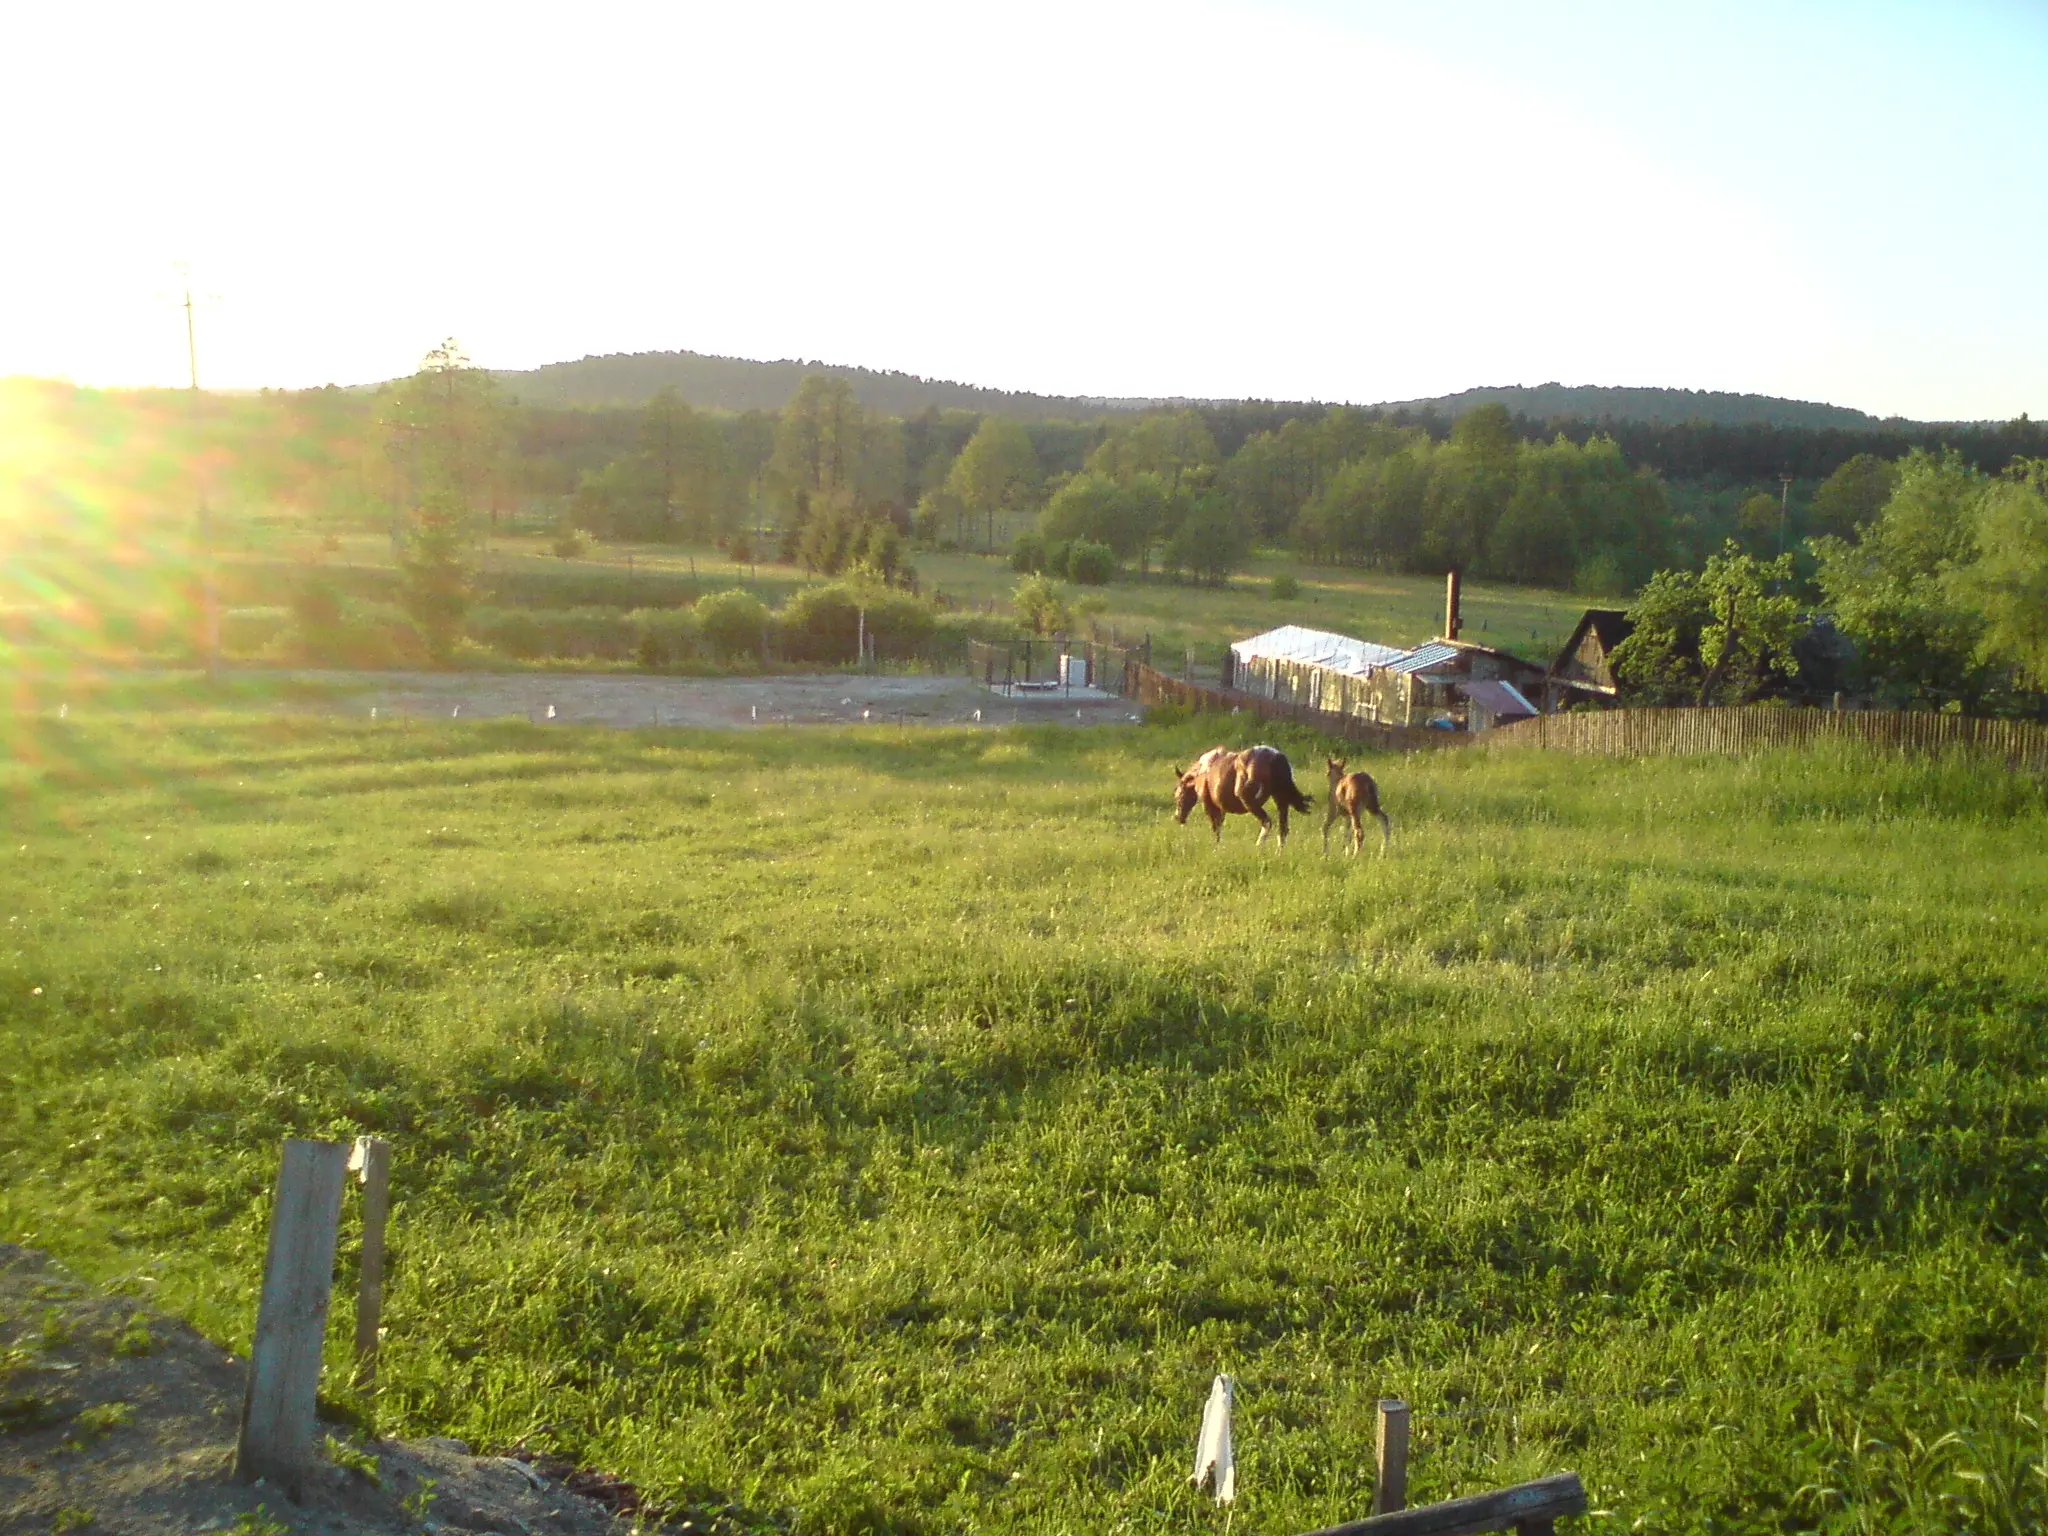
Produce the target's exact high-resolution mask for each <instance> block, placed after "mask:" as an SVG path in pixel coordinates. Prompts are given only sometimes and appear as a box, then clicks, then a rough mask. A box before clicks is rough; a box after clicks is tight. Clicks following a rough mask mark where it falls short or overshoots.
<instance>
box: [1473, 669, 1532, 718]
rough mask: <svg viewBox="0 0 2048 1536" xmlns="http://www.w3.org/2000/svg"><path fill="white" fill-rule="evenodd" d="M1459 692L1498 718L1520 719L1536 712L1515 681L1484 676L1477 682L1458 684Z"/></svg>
mask: <svg viewBox="0 0 2048 1536" xmlns="http://www.w3.org/2000/svg"><path fill="white" fill-rule="evenodd" d="M1458 692H1460V693H1462V694H1463V695H1465V697H1466V698H1468V699H1470V700H1471V701H1472V702H1473V703H1474V704H1477V705H1478V706H1479V707H1480V708H1481V709H1483V710H1485V711H1486V712H1487V713H1488V714H1490V715H1492V716H1493V717H1494V719H1496V720H1506V719H1511V718H1512V719H1519V718H1520V717H1522V716H1524V715H1533V714H1535V713H1536V706H1535V705H1534V704H1531V703H1530V702H1529V701H1528V700H1527V699H1525V698H1523V697H1522V690H1521V689H1519V688H1517V687H1516V686H1515V685H1514V684H1513V683H1503V682H1500V681H1499V680H1497V679H1495V678H1482V679H1481V680H1480V681H1478V682H1476V683H1460V684H1458Z"/></svg>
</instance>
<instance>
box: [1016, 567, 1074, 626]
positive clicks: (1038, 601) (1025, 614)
mask: <svg viewBox="0 0 2048 1536" xmlns="http://www.w3.org/2000/svg"><path fill="white" fill-rule="evenodd" d="M1010 606H1011V608H1013V609H1014V610H1015V611H1016V614H1017V622H1018V623H1019V624H1021V625H1023V626H1024V627H1025V628H1026V629H1028V630H1032V631H1033V632H1035V633H1037V634H1041V635H1050V634H1053V633H1055V632H1056V631H1059V630H1063V629H1065V628H1066V627H1067V619H1068V614H1067V603H1066V599H1065V598H1064V597H1063V596H1061V594H1060V589H1059V588H1058V587H1057V586H1055V585H1054V584H1053V583H1051V582H1049V581H1047V580H1046V579H1045V578H1044V577H1043V576H1026V577H1025V578H1024V579H1023V580H1022V581H1020V582H1018V583H1017V588H1016V590H1015V591H1014V592H1012V593H1011V594H1010Z"/></svg>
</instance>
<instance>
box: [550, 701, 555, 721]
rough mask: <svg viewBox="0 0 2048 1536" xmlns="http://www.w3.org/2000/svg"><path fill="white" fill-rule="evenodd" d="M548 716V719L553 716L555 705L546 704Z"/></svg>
mask: <svg viewBox="0 0 2048 1536" xmlns="http://www.w3.org/2000/svg"><path fill="white" fill-rule="evenodd" d="M548 718H549V719H550V720H552V719H554V718H555V706H554V705H552V704H550V705H549V706H548Z"/></svg>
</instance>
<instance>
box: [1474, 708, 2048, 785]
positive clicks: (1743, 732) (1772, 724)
mask: <svg viewBox="0 0 2048 1536" xmlns="http://www.w3.org/2000/svg"><path fill="white" fill-rule="evenodd" d="M1834 741H1845V742H1860V743H1862V744H1864V745H1866V746H1872V747H1878V748H1885V749H1889V750H1891V751H1895V752H1941V751H1952V750H1961V751H1969V752H1977V753H1981V754H1982V755H1984V756H1986V757H1994V758H1999V759H2002V760H2003V761H2005V762H2007V763H2009V764H2011V765H2012V766H2014V767H2016V768H2030V769H2033V770H2035V771H2036V772H2048V726H2043V725H2038V724H2036V723H2034V722H2033V721H2029V720H1980V719H1977V718H1976V717H1974V716H1971V715H1937V714H1926V713H1909V712H1906V711H1902V710H1847V711H1840V712H1837V711H1834V710H1825V709H1777V708H1770V707H1767V706H1762V705H1754V704H1752V705H1746V706H1744V707H1742V708H1737V709H1614V710H1606V711H1601V712H1597V713H1591V712H1589V713H1583V714H1569V715H1538V716H1537V717H1536V718H1535V719H1533V720H1518V721H1516V722H1515V723H1514V724H1513V725H1504V726H1501V727H1500V728H1499V729H1497V730H1493V731H1489V732H1487V733H1486V734H1485V735H1484V736H1482V737H1479V738H1477V740H1476V742H1475V745H1485V746H1487V747H1489V748H1492V749H1493V750H1495V751H1508V750H1512V749H1515V748H1518V747H1542V748H1548V749H1549V750H1550V751H1553V752H1580V753H1586V754H1589V755H1596V756H1605V757H1673V756H1688V755H1692V754H1696V753H1730V754H1735V755H1740V754H1743V753H1747V752H1762V751H1768V750H1770V749H1772V748H1775V747H1804V746H1813V745H1816V744H1818V743H1821V742H1834Z"/></svg>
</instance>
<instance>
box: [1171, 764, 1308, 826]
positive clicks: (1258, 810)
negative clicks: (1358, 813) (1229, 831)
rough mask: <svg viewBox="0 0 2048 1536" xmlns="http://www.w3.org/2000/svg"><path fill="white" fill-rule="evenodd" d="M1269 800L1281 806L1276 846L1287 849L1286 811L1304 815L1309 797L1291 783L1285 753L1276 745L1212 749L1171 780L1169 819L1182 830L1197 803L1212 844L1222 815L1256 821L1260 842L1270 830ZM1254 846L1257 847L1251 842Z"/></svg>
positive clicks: (1221, 823) (1271, 823)
mask: <svg viewBox="0 0 2048 1536" xmlns="http://www.w3.org/2000/svg"><path fill="white" fill-rule="evenodd" d="M1268 800H1270V801H1272V802H1273V804H1274V805H1276V806H1278V807H1279V808H1280V846H1281V847H1283V848H1285V847H1286V846H1287V813H1288V812H1289V811H1290V810H1295V811H1306V810H1307V809H1309V798H1308V796H1307V795H1304V794H1303V793H1302V792H1301V791H1300V790H1299V789H1297V788H1296V787H1295V784H1294V769H1293V767H1292V766H1291V765H1290V764H1289V763H1288V761H1287V754H1286V753H1284V752H1282V751H1280V750H1279V748H1277V747H1248V748H1246V749H1245V750H1244V751H1242V752H1232V751H1230V750H1229V749H1228V748H1225V747H1211V748H1210V749H1209V750H1208V751H1206V752H1204V753H1203V754H1202V755H1201V756H1200V757H1198V758H1196V759H1195V763H1194V766H1193V767H1192V768H1189V769H1188V770H1187V771H1186V772H1185V773H1182V774H1179V775H1178V776H1176V778H1175V781H1174V789H1173V819H1174V820H1175V821H1177V822H1179V823H1180V824H1181V825H1183V826H1185V825H1186V824H1187V819H1188V812H1190V811H1192V810H1193V809H1194V808H1195V805H1196V803H1197V802H1200V804H1201V807H1202V809H1203V810H1204V811H1206V812H1208V814H1209V826H1210V829H1211V830H1212V831H1214V832H1215V834H1216V841H1217V842H1218V843H1221V842H1222V841H1223V818H1224V817H1225V816H1226V815H1234V816H1253V817H1256V818H1257V819H1258V823H1259V842H1260V843H1263V842H1264V841H1265V840H1266V834H1267V833H1268V832H1270V831H1272V830H1273V821H1272V818H1271V817H1269V816H1268V815H1267V814H1266V811H1265V805H1266V802H1267V801H1268ZM1252 846H1253V847H1255V848H1256V847H1257V846H1258V843H1254V844H1253V845H1252Z"/></svg>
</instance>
